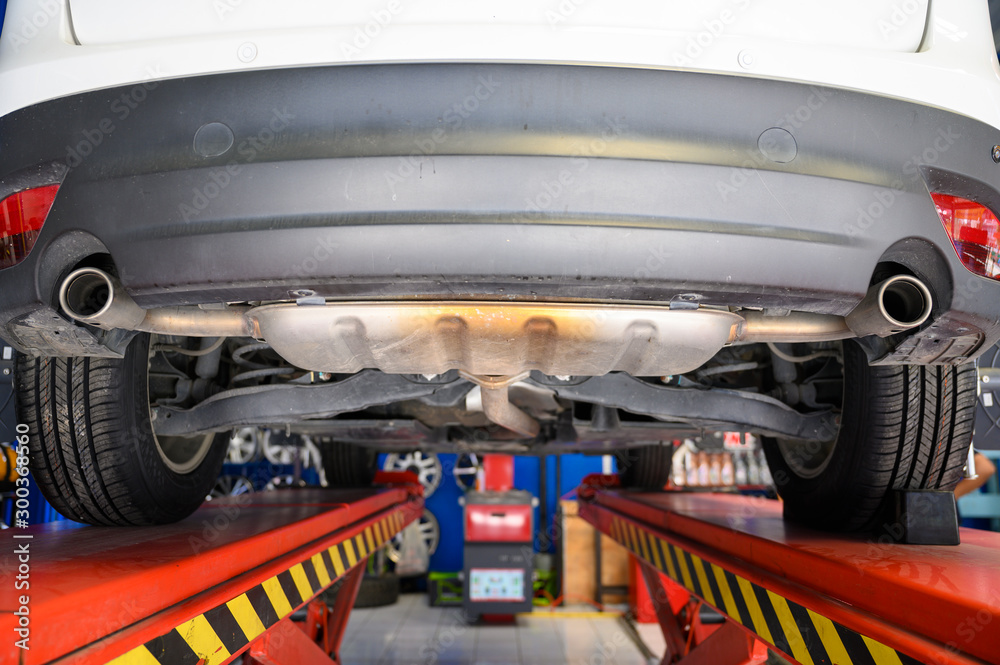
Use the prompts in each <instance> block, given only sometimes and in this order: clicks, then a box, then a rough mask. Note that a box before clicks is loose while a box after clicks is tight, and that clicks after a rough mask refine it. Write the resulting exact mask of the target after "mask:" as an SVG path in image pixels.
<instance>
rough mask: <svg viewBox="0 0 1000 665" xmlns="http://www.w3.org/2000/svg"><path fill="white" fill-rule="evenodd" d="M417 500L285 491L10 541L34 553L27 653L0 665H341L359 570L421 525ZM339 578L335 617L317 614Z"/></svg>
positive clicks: (413, 492)
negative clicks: (162, 519) (155, 522)
mask: <svg viewBox="0 0 1000 665" xmlns="http://www.w3.org/2000/svg"><path fill="white" fill-rule="evenodd" d="M409 475H410V474H384V475H381V477H377V478H376V480H377V481H383V482H385V481H389V480H393V481H399V480H400V476H409ZM387 476H391V478H390V477H387ZM421 495H422V490H421V488H420V485H419V484H417V483H409V482H406V483H399V482H396V484H393V485H389V486H384V487H376V488H371V489H353V490H320V489H314V490H312V489H304V490H282V491H277V492H267V493H260V494H253V495H246V496H245V497H229V498H226V499H219V500H213V501H210V502H207V503H206V504H205V505H204V506H202V507H201V508H199V509H198V511H197V512H195V514H194V515H192V516H191V517H189V518H187V519H186V520H183V521H181V522H179V523H177V524H172V525H166V526H157V527H136V528H122V527H108V528H101V527H79V528H75V527H72V526H71V527H69V528H67V526H66V523H56V524H52V525H39V526H38V527H33V528H30V529H26V530H21V529H17V530H15V529H10V530H8V531H7V533H6V534H5V535H7V536H8V542H9V543H10V542H13V543H15V544H21V543H28V544H29V550H30V585H31V586H30V591H26V592H24V593H26V594H28V595H29V602H28V610H29V616H30V642H29V645H30V649H28V650H22V649H19V648H16V647H15V646H14V644H13V642H14V639H9V640H8V641H7V644H6V645H5V646H4V647H3V648H2V650H0V654H4V655H3V657H2V658H0V662H3V663H18V664H19V665H40V664H42V663H59V664H60V665H64V664H65V665H68V664H69V663H73V664H74V665H75V664H76V663H81V664H86V665H91V664H93V665H104V664H106V663H114V665H133V664H135V665H140V664H141V665H158V664H171V665H172V664H175V663H176V664H178V665H180V664H187V663H190V664H191V665H196V664H197V665H222V664H224V663H228V662H231V661H232V660H234V659H235V658H237V657H238V656H239V655H240V654H244V653H245V654H246V656H247V658H245V660H244V663H254V664H258V663H260V664H267V665H278V664H281V665H291V664H298V663H330V662H339V661H338V660H337V655H336V654H337V650H338V649H339V646H340V640H341V637H342V635H343V629H344V627H345V626H346V623H347V618H348V616H349V613H350V609H351V607H352V606H353V603H354V598H355V596H356V594H357V589H358V587H359V585H360V582H361V577H362V575H363V573H364V567H365V562H366V561H367V559H368V556H369V555H370V554H372V553H373V552H375V551H376V550H377V549H378V548H379V547H381V546H382V545H383V544H384V543H385V542H386V541H387V540H389V539H390V538H392V537H393V536H394V535H395V534H396V533H398V532H399V531H400V530H401V529H402V528H403V527H404V526H405V525H407V524H408V523H410V522H412V521H413V520H415V519H417V518H418V517H419V515H420V514H421V512H422V510H423V498H422V496H421ZM14 531H17V533H16V534H14V535H15V536H19V538H18V539H17V540H11V539H10V536H9V534H11V532H14ZM25 536H30V538H25ZM8 551H9V552H13V547H10V548H9V549H8ZM8 557H9V555H7V554H6V553H5V554H4V559H7V558H8ZM0 563H6V561H0ZM15 569H16V565H15ZM338 579H339V580H343V581H342V582H341V586H340V590H339V591H338V593H337V595H336V598H335V601H334V603H333V605H332V607H328V606H327V605H326V603H324V602H322V601H315V602H310V601H313V599H315V598H316V596H318V595H319V593H320V592H322V591H323V590H325V589H326V588H328V587H329V586H331V585H332V584H333V583H334V582H335V581H337V580H338ZM3 598H4V600H3V601H2V602H3V607H2V608H0V610H2V615H0V616H2V624H0V631H2V632H3V633H4V634H5V635H8V636H13V635H16V633H15V629H16V628H17V622H18V620H19V619H18V617H17V616H16V615H15V614H14V613H15V611H16V610H17V607H18V606H17V603H18V602H19V598H18V596H17V595H16V594H9V593H7V592H5V593H4V594H3ZM307 605H308V612H307V617H306V620H305V621H304V622H303V621H295V622H293V621H292V620H291V615H292V614H293V612H295V610H297V609H299V608H302V607H305V606H307Z"/></svg>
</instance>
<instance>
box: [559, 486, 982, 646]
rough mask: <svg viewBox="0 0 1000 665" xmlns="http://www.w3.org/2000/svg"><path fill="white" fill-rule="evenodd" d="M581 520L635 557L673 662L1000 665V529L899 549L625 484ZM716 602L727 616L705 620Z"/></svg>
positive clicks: (763, 511)
mask: <svg viewBox="0 0 1000 665" xmlns="http://www.w3.org/2000/svg"><path fill="white" fill-rule="evenodd" d="M578 497H579V499H580V516H581V517H582V518H583V519H585V520H586V521H587V522H589V523H590V524H592V525H593V526H594V527H595V528H597V529H598V530H599V531H601V532H602V533H604V534H606V535H608V536H610V537H611V538H612V539H614V540H616V541H618V542H619V543H621V544H622V545H624V546H625V547H626V548H627V549H628V550H629V551H630V552H631V553H632V554H633V555H634V556H635V557H636V558H637V559H638V560H639V564H640V568H641V570H642V575H643V578H644V579H645V582H646V585H647V587H648V588H649V593H650V596H651V597H652V601H653V605H654V608H655V610H656V614H657V619H658V621H659V623H660V627H661V629H662V630H663V635H664V637H665V638H666V643H667V652H666V655H665V656H664V658H663V663H664V664H667V663H683V664H684V665H696V664H700V663H706V664H710V665H733V664H736V663H741V664H747V665H749V664H762V663H764V662H766V661H767V651H768V649H772V650H774V651H777V652H778V653H779V654H781V655H783V656H784V657H785V658H787V659H789V660H791V661H792V662H797V663H803V664H805V665H812V664H815V665H820V664H821V663H834V664H837V665H862V664H864V665H873V664H874V665H910V664H912V663H928V664H933V665H945V664H948V665H959V664H962V665H969V664H972V663H978V664H982V663H1000V534H996V533H991V532H985V531H976V530H973V529H961V530H960V531H961V541H962V542H961V544H960V545H957V546H928V545H906V544H896V543H894V542H892V541H891V538H889V537H887V536H886V535H885V534H891V533H892V529H893V525H891V524H890V525H886V527H887V528H886V529H885V531H884V534H883V536H882V537H879V536H877V535H876V536H874V537H872V536H856V535H855V536H852V535H839V536H834V535H831V534H826V533H822V532H819V531H814V530H810V529H806V528H802V527H798V526H796V525H792V524H787V523H785V522H784V521H783V520H782V515H781V504H780V503H779V502H777V501H770V500H766V499H758V498H752V497H742V496H738V495H732V494H707V493H706V494H696V493H681V492H654V493H639V492H631V491H624V490H621V489H618V478H617V476H600V475H592V476H588V477H587V478H585V479H584V483H583V485H581V487H580V488H579V490H578ZM702 604H707V605H709V606H711V607H713V608H715V609H716V610H718V612H720V613H721V614H722V615H723V616H724V617H725V621H724V622H723V623H722V624H719V625H706V624H703V623H702V622H701V619H700V612H699V610H700V609H701V608H700V606H701V605H702Z"/></svg>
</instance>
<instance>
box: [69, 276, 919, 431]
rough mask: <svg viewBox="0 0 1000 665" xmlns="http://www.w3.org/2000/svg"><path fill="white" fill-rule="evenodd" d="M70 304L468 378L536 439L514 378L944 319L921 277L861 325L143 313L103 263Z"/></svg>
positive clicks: (568, 312)
mask: <svg viewBox="0 0 1000 665" xmlns="http://www.w3.org/2000/svg"><path fill="white" fill-rule="evenodd" d="M59 302H60V304H61V305H62V307H63V309H64V310H65V311H66V313H67V314H68V315H69V316H70V317H72V318H73V319H75V320H77V321H80V322H82V323H88V324H91V325H94V326H98V327H100V328H104V329H108V330H110V329H114V328H122V329H125V330H140V331H144V332H150V333H158V334H162V335H181V336H189V337H252V338H254V339H259V340H264V341H266V342H267V343H268V344H270V345H271V348H272V349H273V350H274V351H275V352H276V353H278V354H279V355H280V356H281V357H283V358H284V359H285V360H287V361H288V362H289V363H291V364H292V365H294V366H296V367H301V368H302V369H305V370H310V371H320V372H330V373H335V374H353V373H356V372H359V371H361V370H362V369H366V368H372V369H379V370H381V371H383V372H386V373H389V374H442V373H444V372H447V371H448V370H451V369H458V370H461V371H462V372H463V374H464V375H466V376H467V377H469V378H470V379H471V380H474V381H475V382H476V383H478V384H479V385H480V386H481V387H482V388H483V408H484V411H485V412H486V413H487V416H488V417H490V418H491V419H492V420H493V421H494V422H496V423H497V424H500V425H503V426H505V427H507V428H509V429H511V430H513V431H515V432H518V433H519V434H521V435H523V436H528V437H531V436H534V435H535V434H537V432H538V429H537V426H538V425H537V423H536V422H534V420H533V419H532V418H531V417H530V416H528V415H527V414H525V413H523V412H521V411H520V410H519V409H517V407H515V406H514V405H512V404H510V402H509V401H508V400H507V394H506V393H507V385H508V381H507V379H509V378H510V377H517V376H522V375H524V373H526V372H530V371H532V370H538V371H541V372H542V373H544V374H548V375H553V376H560V375H569V376H600V375H603V374H607V373H609V372H627V373H628V374H631V375H633V376H665V375H668V374H684V373H685V372H690V371H692V370H694V369H697V368H698V367H701V366H702V365H703V364H704V363H706V362H708V361H709V360H710V359H711V358H712V357H713V356H714V355H715V354H716V353H718V352H719V350H721V349H722V348H723V347H724V346H727V345H729V344H746V343H751V342H812V341H829V340H837V339H847V338H850V337H856V336H865V335H880V336H883V337H884V336H886V335H891V334H893V333H895V332H899V331H901V330H905V329H907V328H912V327H915V326H918V325H920V324H921V323H923V322H924V321H926V320H927V318H928V317H929V316H930V310H931V294H930V291H929V290H928V288H927V287H926V286H925V285H924V283H923V282H921V281H920V280H918V279H916V278H914V277H909V276H902V275H901V276H896V277H892V278H890V279H887V280H885V281H884V282H882V283H880V284H877V285H876V286H874V287H872V288H871V289H870V290H869V292H868V294H867V295H866V296H865V298H864V299H863V300H862V301H861V303H860V304H859V305H858V306H857V307H856V308H855V309H854V310H853V311H852V312H851V313H850V314H849V315H848V316H847V317H843V316H836V315H829V314H812V313H808V312H793V313H791V314H790V315H788V316H765V315H764V314H763V313H761V312H743V313H740V314H737V313H734V312H730V311H728V310H725V309H721V308H709V307H702V308H700V309H694V310H684V309H670V308H668V307H653V306H632V305H600V304H595V305H590V304H566V303H528V302H492V301H491V302H464V301H463V302H417V301H408V302H366V303H357V302H345V303H328V304H324V303H320V304H316V305H311V304H310V305H307V304H302V305H300V304H297V303H278V304H271V305H263V306H259V307H225V308H221V309H201V308H199V307H195V306H186V307H158V308H154V309H143V308H141V307H139V306H138V305H137V304H136V303H135V301H134V300H132V298H131V297H130V296H129V295H128V293H126V292H125V290H124V288H123V287H122V285H121V284H120V283H119V281H118V280H117V279H116V278H115V277H113V276H111V275H109V274H107V273H105V272H103V271H101V270H98V269H96V268H81V269H79V270H76V271H74V272H73V273H71V274H70V275H69V276H68V277H67V278H66V279H65V280H64V282H63V284H62V287H61V288H60V290H59Z"/></svg>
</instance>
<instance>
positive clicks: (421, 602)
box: [341, 594, 664, 665]
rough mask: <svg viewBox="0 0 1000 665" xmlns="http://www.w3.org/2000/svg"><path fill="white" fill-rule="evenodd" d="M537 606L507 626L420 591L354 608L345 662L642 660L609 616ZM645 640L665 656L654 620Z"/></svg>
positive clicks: (630, 664)
mask: <svg viewBox="0 0 1000 665" xmlns="http://www.w3.org/2000/svg"><path fill="white" fill-rule="evenodd" d="M585 614H586V616H574V615H573V614H572V613H567V614H566V615H565V616H560V615H559V614H555V615H550V614H549V612H547V611H543V612H536V613H535V614H531V615H520V616H518V617H517V619H516V621H515V623H513V624H506V625H497V624H482V623H479V624H475V625H469V624H468V623H467V621H466V618H465V615H464V613H463V612H462V611H461V609H460V608H440V607H429V606H428V604H427V596H426V595H424V594H405V595H403V596H400V599H399V602H398V603H396V604H395V605H391V606H389V607H380V608H378V609H369V610H354V611H353V612H352V613H351V619H350V622H349V623H348V626H347V632H346V634H345V635H344V644H343V645H342V648H341V658H342V659H343V662H344V663H345V665H376V664H386V665H389V664H395V663H406V664H407V665H453V664H454V665H457V664H458V663H484V664H485V663H489V664H497V665H500V664H503V665H507V664H516V665H522V664H523V665H529V664H537V665H556V664H557V663H558V664H563V663H567V664H573V665H576V664H577V663H579V665H616V664H617V665H646V664H647V662H649V661H647V660H646V658H645V657H644V656H643V654H642V652H641V651H640V650H639V648H638V646H637V645H636V644H635V643H634V642H633V641H632V639H631V638H630V637H629V634H628V632H627V631H626V630H625V629H624V628H623V627H622V625H621V623H619V620H618V619H617V618H616V617H615V616H614V615H608V616H607V617H602V616H595V615H593V614H591V613H589V612H587V613H585ZM638 629H639V633H640V635H641V636H642V639H643V641H644V642H645V643H646V645H647V646H648V647H649V649H650V650H651V651H652V652H653V653H654V654H657V658H656V659H654V660H653V661H652V662H659V657H662V654H663V648H664V647H663V636H662V634H661V633H660V629H659V627H658V626H655V625H641V626H639V627H638Z"/></svg>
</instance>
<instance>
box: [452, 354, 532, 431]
mask: <svg viewBox="0 0 1000 665" xmlns="http://www.w3.org/2000/svg"><path fill="white" fill-rule="evenodd" d="M459 374H460V375H461V376H462V378H465V379H468V380H469V381H472V382H473V383H475V384H476V385H478V386H479V388H480V392H481V394H482V406H483V413H484V414H485V415H486V417H487V419H489V421H490V422H491V423H494V424H496V425H500V426H501V427H505V428H507V429H509V430H510V431H512V432H516V433H517V434H520V435H521V436H522V437H524V438H528V439H534V438H535V437H536V436H538V432H539V431H541V425H540V423H539V422H538V421H537V420H535V419H534V418H532V417H531V416H529V415H528V414H527V413H525V412H524V411H522V410H521V409H519V408H517V407H516V406H514V405H513V404H511V403H510V395H509V393H508V389H509V388H510V386H511V385H512V384H515V383H517V382H518V381H523V380H524V379H526V378H527V377H528V372H523V373H521V374H518V375H517V376H476V375H474V374H469V373H468V372H464V371H461V370H459Z"/></svg>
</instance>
